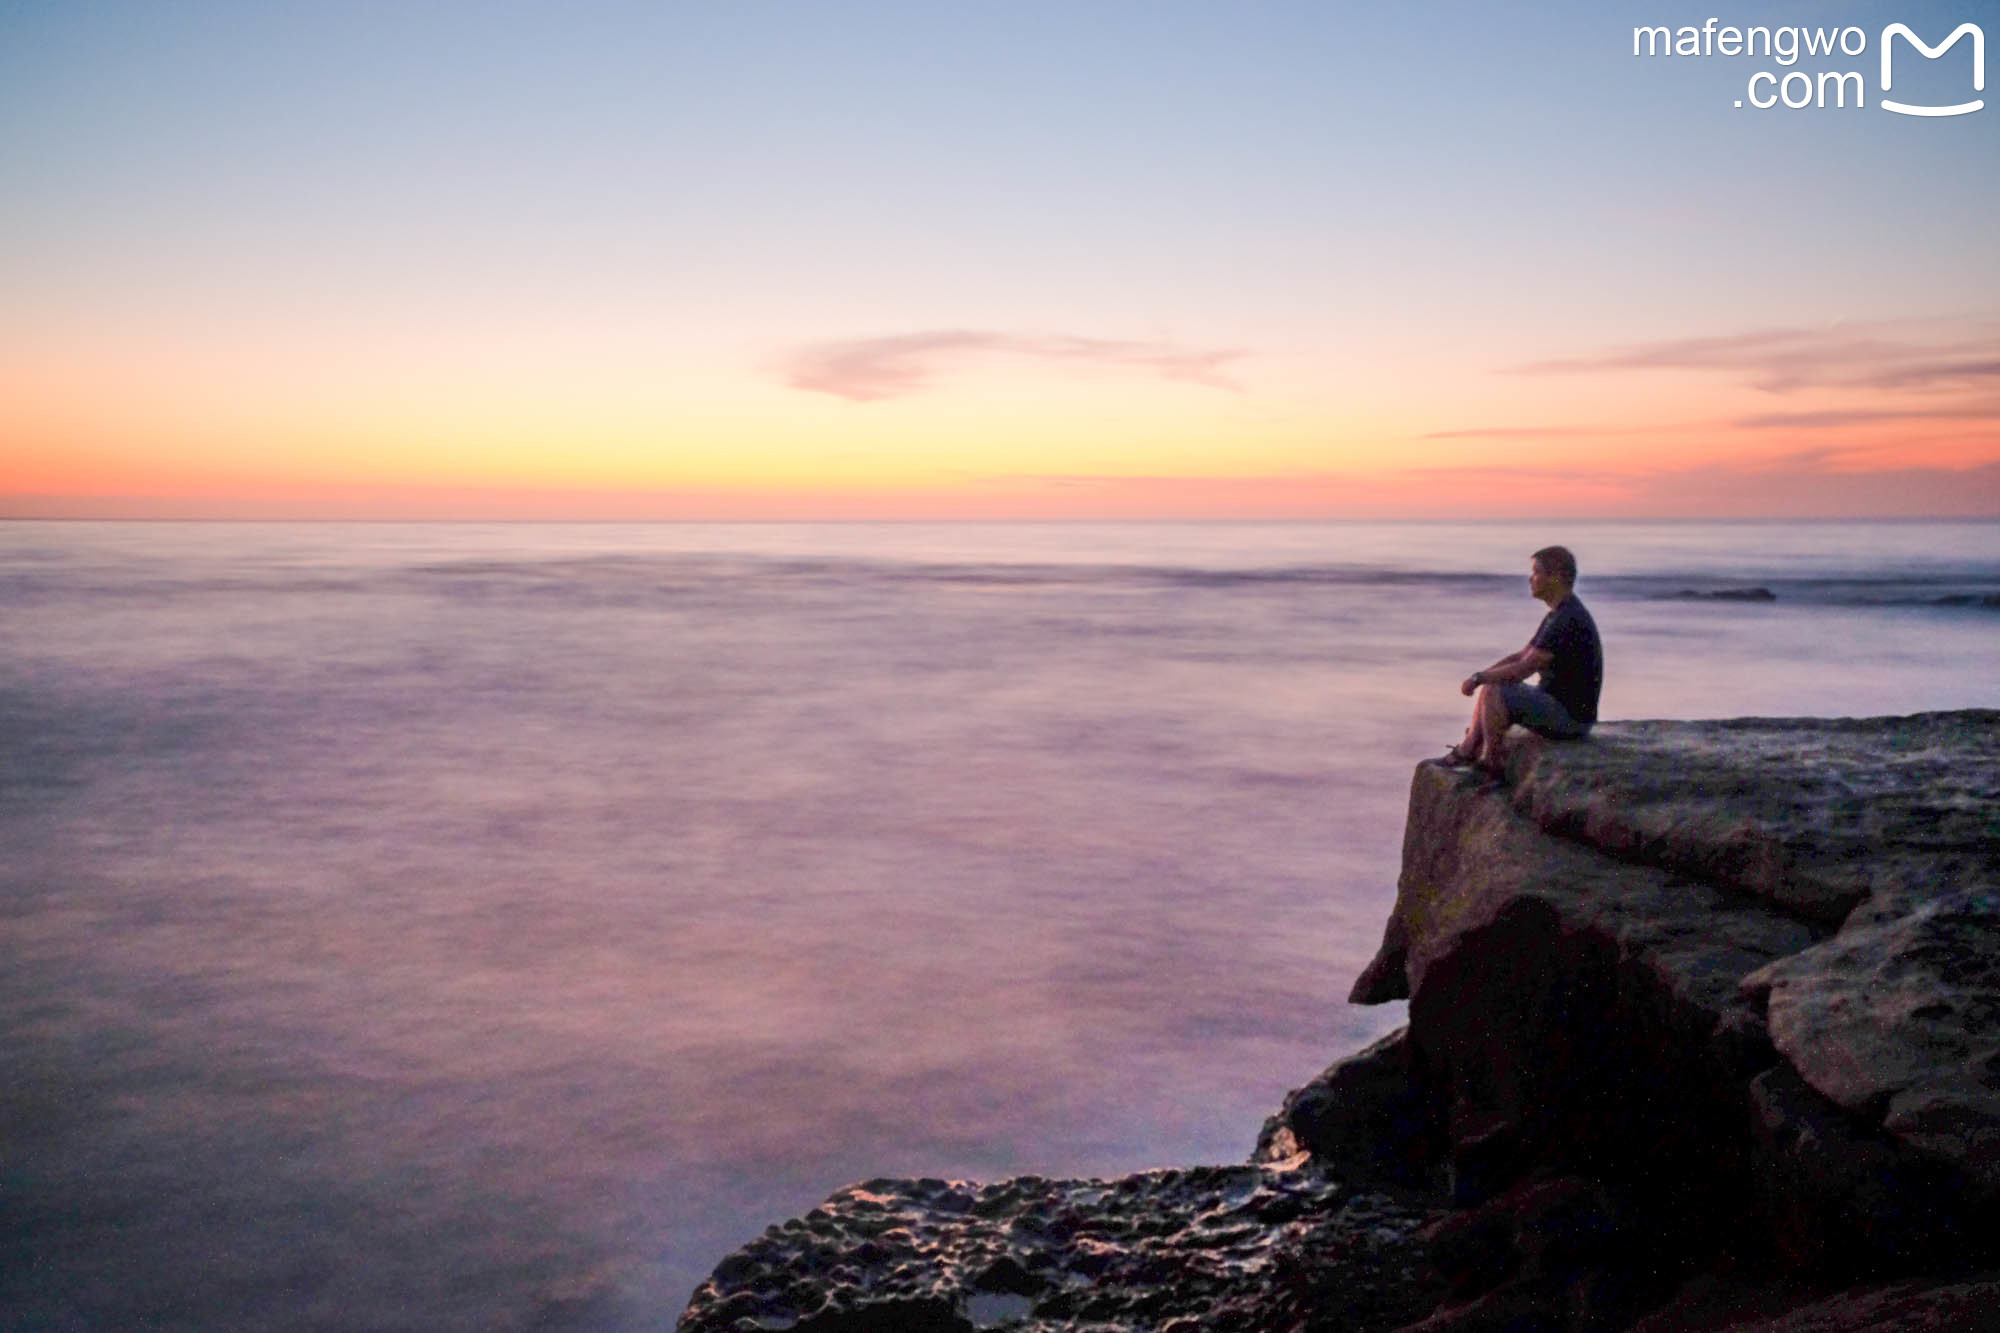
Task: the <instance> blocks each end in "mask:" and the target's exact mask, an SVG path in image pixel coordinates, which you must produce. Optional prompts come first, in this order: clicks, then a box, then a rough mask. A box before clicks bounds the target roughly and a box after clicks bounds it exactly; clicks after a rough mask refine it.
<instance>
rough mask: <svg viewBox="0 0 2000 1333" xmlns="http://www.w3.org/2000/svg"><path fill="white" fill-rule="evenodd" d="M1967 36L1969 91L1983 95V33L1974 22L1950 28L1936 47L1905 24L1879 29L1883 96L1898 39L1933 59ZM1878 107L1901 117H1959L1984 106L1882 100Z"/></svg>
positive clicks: (1980, 101)
mask: <svg viewBox="0 0 2000 1333" xmlns="http://www.w3.org/2000/svg"><path fill="white" fill-rule="evenodd" d="M1968 33H1969V34H1971V36H1972V90H1973V91H1974V92H1977V93H1983V92H1985V91H1986V34H1985V33H1984V32H1981V31H1980V30H1979V25H1977V24H1975V23H1961V24H1959V25H1958V26H1957V27H1956V28H1954V29H1952V33H1951V36H1949V37H1947V38H1945V39H1944V41H1942V42H1940V43H1939V44H1938V45H1936V46H1930V45H1927V44H1926V43H1925V42H1924V39H1923V38H1921V37H1919V36H1917V35H1916V34H1915V33H1914V32H1911V31H1910V28H1909V25H1908V24H1905V23H1891V24H1890V25H1889V26H1888V27H1886V28H1884V29H1882V91H1883V92H1885V93H1886V92H1888V91H1889V62H1890V59H1891V57H1892V56H1893V55H1894V54H1895V50H1896V38H1897V37H1898V36H1901V37H1903V38H1905V39H1906V40H1907V41H1908V42H1909V43H1910V45H1911V46H1914V47H1916V48H1917V50H1919V51H1921V52H1923V54H1924V58H1925V59H1926V60H1936V59H1937V58H1938V57H1939V56H1941V55H1943V54H1944V53H1945V52H1946V51H1949V50H1950V49H1951V48H1952V47H1954V46H1956V45H1958V39H1959V38H1961V37H1964V36H1966V35H1967V34H1968ZM1881 105H1882V109H1883V110H1884V111H1895V112H1898V113H1900V114H1902V115H1905V116H1962V115H1964V114H1966V113H1967V112H1968V111H1977V110H1979V108H1980V107H1983V106H1985V105H1986V99H1984V98H1974V99H1973V100H1972V101H1970V102H1960V103H1959V104H1958V105H1957V106H1909V105H1906V104H1904V103H1902V102H1892V101H1890V100H1889V99H1888V98H1886V97H1885V98H1883V99H1882V103H1881Z"/></svg>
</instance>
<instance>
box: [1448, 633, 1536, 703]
mask: <svg viewBox="0 0 2000 1333" xmlns="http://www.w3.org/2000/svg"><path fill="white" fill-rule="evenodd" d="M1555 657H1556V655H1555V654H1554V653H1552V652H1550V651H1549V650H1548V649H1546V648H1537V647H1535V645H1534V644H1532V643H1531V644H1529V645H1528V646H1527V647H1525V648H1523V649H1522V650H1521V651H1520V652H1518V653H1509V654H1508V655H1507V656H1505V657H1503V658H1501V659H1500V660H1499V661H1497V662H1495V663H1494V664H1493V665H1492V666H1490V667H1485V668H1482V669H1481V670H1478V671H1475V672H1473V673H1472V674H1471V675H1469V676H1467V677H1466V678H1465V680H1464V681H1463V682H1462V683H1461V684H1460V685H1459V687H1458V692H1459V693H1460V694H1468V695H1469V694H1471V693H1472V692H1473V691H1474V690H1476V689H1478V688H1479V687H1480V686H1481V685H1512V684H1514V683H1515V682H1516V681H1523V680H1526V679H1527V678H1528V677H1530V676H1532V675H1534V674H1535V673H1536V672H1537V671H1540V670H1541V669H1542V668H1543V667H1545V666H1547V665H1548V664H1549V663H1551V662H1553V661H1555Z"/></svg>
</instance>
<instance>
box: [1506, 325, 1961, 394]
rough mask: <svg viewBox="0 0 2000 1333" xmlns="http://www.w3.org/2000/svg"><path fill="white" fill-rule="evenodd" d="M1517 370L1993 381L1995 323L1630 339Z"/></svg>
mask: <svg viewBox="0 0 2000 1333" xmlns="http://www.w3.org/2000/svg"><path fill="white" fill-rule="evenodd" d="M1511 369H1512V373H1514V374H1520V375H1575V374H1591V373H1598V372H1603V371H1616V370H1718V371H1726V372H1734V373H1736V374H1737V375H1739V376H1741V377H1743V378H1744V379H1745V380H1746V381H1747V382H1748V383H1750V384H1752V385H1754V386H1755V387H1757V388H1759V389H1763V390H1766V391H1768V392H1771V393H1790V392H1793V391H1794V390H1798V389H1811V388H1831V389H1877V390H1890V391H1912V390H1930V389H1947V390H1948V389H1962V388H1965V387H1967V386H1970V385H1982V384H1990V383H1992V382H1993V381H1995V380H2000V328H1996V327H1994V326H1992V325H1987V324H1969V323H1968V324H1955V325H1942V324H1929V325H1918V324H1866V325H1833V326H1830V327H1824V328H1793V329H1765V330H1761V331H1758V332H1755V333H1735V334H1724V335H1719V336H1714V337H1705V338H1677V339H1669V340H1666V341H1662V342H1647V343H1634V344H1632V345H1630V346H1627V347H1620V348H1615V349H1613V350H1611V351H1609V352H1605V353H1602V354H1600V355H1597V356H1583V357H1568V358H1563V359H1559V360H1553V361H1531V362H1528V363H1527V364H1525V365H1520V366H1514V367H1512V368H1511Z"/></svg>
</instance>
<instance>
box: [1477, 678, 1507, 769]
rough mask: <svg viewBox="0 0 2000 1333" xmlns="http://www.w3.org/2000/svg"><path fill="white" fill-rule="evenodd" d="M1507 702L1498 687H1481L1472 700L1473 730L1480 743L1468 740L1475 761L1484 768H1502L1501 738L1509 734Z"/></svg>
mask: <svg viewBox="0 0 2000 1333" xmlns="http://www.w3.org/2000/svg"><path fill="white" fill-rule="evenodd" d="M1507 721H1508V718H1507V700H1506V698H1505V697H1504V696H1502V695H1501V693H1500V687H1499V686H1498V685H1481V686H1480V687H1479V693H1478V694H1476V695H1474V696H1473V699H1472V730H1473V731H1474V732H1477V733H1478V736H1479V739H1478V741H1477V742H1476V743H1475V742H1472V741H1471V740H1469V739H1468V742H1467V745H1468V748H1471V749H1472V753H1473V756H1474V758H1475V759H1477V760H1478V762H1479V764H1480V766H1481V767H1483V768H1490V769H1498V768H1499V767H1500V738H1501V737H1502V736H1503V735H1505V734H1506V732H1507Z"/></svg>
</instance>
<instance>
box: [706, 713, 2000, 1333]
mask: <svg viewBox="0 0 2000 1333" xmlns="http://www.w3.org/2000/svg"><path fill="white" fill-rule="evenodd" d="M1350 998H1351V999H1352V1000H1354V1001H1355V1002H1356V1003H1362V1004H1368V1003H1378V1002H1383V1001H1387V1000H1392V999H1404V998H1407V999H1408V1000H1409V1002H1410V1021H1409V1024H1408V1026H1407V1027H1405V1028H1403V1029H1401V1030H1400V1031H1398V1032H1397V1033H1395V1034H1393V1035H1392V1036H1390V1037H1388V1038H1386V1039H1384V1040H1383V1041H1381V1042H1378V1043H1376V1044H1375V1045H1374V1046H1372V1047H1370V1048H1368V1049H1367V1050H1365V1051H1362V1052H1359V1053H1357V1054H1355V1055H1353V1056H1351V1057H1349V1058H1347V1059H1345V1060H1343V1061H1341V1062H1339V1063H1337V1064H1335V1065H1334V1066H1333V1067H1332V1068H1330V1069H1328V1070H1327V1071H1326V1072H1325V1073H1323V1074H1322V1075H1321V1076H1320V1077H1319V1078H1317V1079H1315V1080H1314V1081H1313V1082H1311V1083H1309V1084H1307V1085H1306V1086H1305V1087H1303V1088H1300V1089H1299V1090H1297V1091H1296V1092H1294V1093H1293V1094H1291V1096H1290V1097H1288V1098H1287V1099H1286V1102H1285V1105H1284V1107H1283V1108H1282V1109H1281V1110H1280V1112H1279V1114H1278V1115H1276V1116H1274V1117H1273V1118H1272V1119H1271V1120H1270V1121H1269V1122H1267V1124H1266V1125H1265V1126H1264V1130H1263V1133H1262V1134H1261V1136H1260V1138H1259V1141H1258V1146H1257V1151H1256V1154H1255V1157H1254V1160H1253V1162H1252V1163H1251V1164H1250V1165H1247V1166H1234V1167H1229V1166H1220V1167H1199V1168H1190V1169H1187V1170H1182V1171H1164V1172H1150V1173H1146V1174H1144V1175H1140V1176H1134V1177H1128V1178H1126V1179H1124V1180H1119V1181H1110V1182H1106V1181H1053V1180H1044V1179H1041V1178H1035V1177H1030V1178H1024V1179H1021V1180H1015V1181H1008V1182H1002V1183H1000V1184H995V1185H986V1186H977V1185H969V1184H964V1183H956V1182H946V1181H873V1182H869V1184H867V1185H865V1186H858V1187H855V1188H853V1189H850V1190H846V1191H843V1192H841V1193H840V1194H837V1195H835V1196H834V1197H833V1198H832V1199H830V1200H828V1201H827V1202H826V1203H825V1204H823V1205H821V1207H819V1208H817V1209H815V1210H814V1211H813V1212H812V1213H810V1214H808V1215H807V1216H806V1217H805V1218H802V1219H794V1220H792V1221H790V1222H787V1223H784V1224H783V1225H782V1226H778V1227H773V1228H771V1229H770V1230H769V1231H767V1232H766V1233H765V1234H764V1236H762V1237H760V1238H759V1239H758V1240H756V1241H753V1242H752V1243H751V1244H750V1245H748V1246H746V1247H744V1248H743V1249H742V1250H739V1251H738V1252H737V1253H736V1254H733V1255H731V1256H730V1257H729V1258H728V1259H725V1260H724V1261H723V1263H722V1264H721V1265H720V1266H719V1267H718V1268H717V1269H716V1271H715V1273H714V1275H713V1276H712V1277H711V1278H710V1279H709V1280H708V1281H707V1282H706V1283H704V1284H703V1285H702V1287H701V1288H700V1289H698V1290H697V1291H696V1293H695V1295H694V1299H693V1301H692V1303H691V1304H690V1306H689V1308H688V1310H687V1312H686V1314H684V1315H683V1316H682V1319H681V1323H680V1328H681V1329H682V1330H684V1331H698V1333H710V1331H711V1330H725V1329H726V1330H731V1331H732V1333H743V1331H744V1330H750V1329H757V1330H771V1329H797V1330H804V1331H806V1333H841V1331H842V1330H864V1329H865V1330H896V1329H911V1330H917V1329H922V1330H931V1329H937V1330H947V1329H948V1330H973V1329H1016V1330H1023V1331H1024V1333H1027V1331H1030V1330H1032V1331H1036V1333H1040V1331H1044V1330H1058V1329H1060V1330H1085V1329H1090V1330H1105V1331H1107V1333H1109V1331H1110V1330H1133V1331H1134V1333H1136V1331H1137V1330H1160V1333H1170V1331H1172V1330H1193V1329H1244V1330H1274V1331H1275V1330H1294V1329H1296V1330H1322V1329H1324V1330H1333V1329H1342V1330H1365V1329H1384V1330H1387V1329H1396V1328H1406V1329H1412V1330H1423V1331H1424V1333H1443V1331H1444V1330H1448V1329H1449V1330H1466V1331H1468V1333H1469V1331H1470V1330H1499V1329H1509V1330H1542V1329H1546V1330H1560V1329H1621V1328H1634V1329H1639V1330H1643V1333H1667V1331H1668V1330H1677V1329H1684V1330H1695V1329H1723V1328H1735V1329H1746V1330H1748V1329H1755V1330H1760V1333H1804V1330H1808V1329H1813V1330H1839V1329H1864V1328H1867V1329H1905V1330H1917V1329H1953V1330H1959V1329H2000V1272H1995V1271H1992V1270H1994V1269H1995V1268H1996V1266H2000V1022H1996V1019H2000V712H1993V711H1968V712H1956V713H1932V714H1921V715H1918V716H1914V717H1906V718H1874V719H1858V720H1857V719H1840V720H1824V719H1739V720H1733V721H1721V722H1630V723H1621V724H1607V725H1604V726H1601V727H1599V728H1598V729H1597V730H1596V732H1595V733H1594V734H1593V736H1592V737H1591V738H1590V739H1589V740H1587V741H1583V742H1575V743H1567V744H1551V743H1547V742H1543V741H1541V740H1540V739H1539V738H1536V737H1532V736H1528V737H1522V738H1521V739H1520V740H1519V741H1518V742H1517V743H1516V744H1515V745H1514V746H1513V747H1512V749H1511V750H1510V751H1509V755H1508V771H1507V776H1506V780H1505V781H1504V782H1496V781H1493V780H1490V779H1487V778H1484V777H1482V776H1480V775H1478V774H1477V773H1474V772H1469V771H1467V770H1463V769H1454V768H1448V767H1445V766H1444V765H1442V764H1438V763H1423V764H1419V765H1418V766H1417V769H1416V773H1415V776H1414V778H1413V780H1412V784H1411V792H1410V812H1409V820H1408V824H1407V826H1406V830H1405V836H1404V849H1403V869H1402V876H1401V880H1400V882H1399V885H1398V895H1397V902H1396V907H1395V910H1394V912H1393V913H1392V915H1391V918H1390V920H1389V923H1388V925H1387V928H1386V930H1385V933H1384V940H1383V944H1382V948H1381V951H1380V953H1379V954H1378V955H1377V957H1376V959H1375V961H1374V962H1373V963H1372V964H1371V965H1370V966H1369V967H1368V969H1367V970H1366V971H1365V972H1364V973H1363V975H1362V976H1361V977H1360V978H1359V979H1358V980H1357V981H1356V982H1355V984H1354V988H1353V993H1352V995H1351V997H1350Z"/></svg>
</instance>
